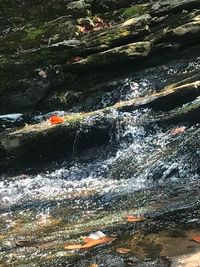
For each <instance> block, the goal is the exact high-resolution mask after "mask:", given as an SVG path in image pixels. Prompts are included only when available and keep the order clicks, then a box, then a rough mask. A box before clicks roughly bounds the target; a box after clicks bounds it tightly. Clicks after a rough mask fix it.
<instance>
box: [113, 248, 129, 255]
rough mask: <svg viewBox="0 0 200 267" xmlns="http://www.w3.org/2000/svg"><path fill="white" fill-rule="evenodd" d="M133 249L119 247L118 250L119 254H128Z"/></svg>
mask: <svg viewBox="0 0 200 267" xmlns="http://www.w3.org/2000/svg"><path fill="white" fill-rule="evenodd" d="M130 251H131V250H130V249H129V248H117V249H116V252H117V253H119V254H127V253H129V252H130Z"/></svg>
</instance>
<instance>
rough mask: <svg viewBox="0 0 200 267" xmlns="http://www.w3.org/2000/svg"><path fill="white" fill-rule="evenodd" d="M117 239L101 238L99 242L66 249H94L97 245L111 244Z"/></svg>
mask: <svg viewBox="0 0 200 267" xmlns="http://www.w3.org/2000/svg"><path fill="white" fill-rule="evenodd" d="M115 239H116V238H114V237H103V238H99V239H97V240H91V241H89V242H87V243H85V244H83V245H82V244H75V245H67V246H65V249H69V250H73V249H89V248H92V247H95V246H97V245H101V244H105V243H111V242H112V241H114V240H115Z"/></svg>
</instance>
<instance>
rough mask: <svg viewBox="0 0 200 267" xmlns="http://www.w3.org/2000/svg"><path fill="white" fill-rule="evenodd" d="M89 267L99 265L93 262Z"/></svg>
mask: <svg viewBox="0 0 200 267" xmlns="http://www.w3.org/2000/svg"><path fill="white" fill-rule="evenodd" d="M89 267H98V265H97V264H96V263H93V264H91V265H90V266H89Z"/></svg>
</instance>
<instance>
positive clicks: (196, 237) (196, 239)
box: [191, 235, 200, 243]
mask: <svg viewBox="0 0 200 267" xmlns="http://www.w3.org/2000/svg"><path fill="white" fill-rule="evenodd" d="M191 240H192V241H196V242H198V243H200V235H197V236H193V237H192V238H191Z"/></svg>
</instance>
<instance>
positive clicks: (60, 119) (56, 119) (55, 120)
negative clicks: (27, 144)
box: [49, 116, 64, 125]
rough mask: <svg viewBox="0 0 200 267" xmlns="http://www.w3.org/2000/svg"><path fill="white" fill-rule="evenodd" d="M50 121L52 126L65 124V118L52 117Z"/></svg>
mask: <svg viewBox="0 0 200 267" xmlns="http://www.w3.org/2000/svg"><path fill="white" fill-rule="evenodd" d="M49 121H50V123H51V125H54V124H59V123H62V122H64V120H63V118H61V117H58V116H51V117H50V118H49Z"/></svg>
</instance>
